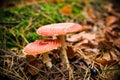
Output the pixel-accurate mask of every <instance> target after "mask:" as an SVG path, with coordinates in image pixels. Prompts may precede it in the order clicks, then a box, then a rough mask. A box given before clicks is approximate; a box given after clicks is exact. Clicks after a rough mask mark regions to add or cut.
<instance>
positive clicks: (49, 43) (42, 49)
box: [23, 39, 61, 68]
mask: <svg viewBox="0 0 120 80" xmlns="http://www.w3.org/2000/svg"><path fill="white" fill-rule="evenodd" d="M60 46H61V42H60V41H59V40H52V39H46V40H36V41H35V42H32V43H29V44H28V45H27V46H26V47H25V48H24V49H23V53H24V54H27V55H37V54H42V55H43V63H46V65H47V66H48V67H50V68H51V67H52V63H51V59H50V58H49V55H48V52H49V51H51V50H53V49H57V48H58V47H60Z"/></svg>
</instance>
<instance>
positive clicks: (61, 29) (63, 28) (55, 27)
mask: <svg viewBox="0 0 120 80" xmlns="http://www.w3.org/2000/svg"><path fill="white" fill-rule="evenodd" d="M81 30H82V26H81V25H79V24H77V23H56V24H50V25H45V26H42V27H40V28H39V29H38V30H37V34H39V35H43V36H53V35H56V36H57V35H65V34H67V33H72V32H77V31H81Z"/></svg>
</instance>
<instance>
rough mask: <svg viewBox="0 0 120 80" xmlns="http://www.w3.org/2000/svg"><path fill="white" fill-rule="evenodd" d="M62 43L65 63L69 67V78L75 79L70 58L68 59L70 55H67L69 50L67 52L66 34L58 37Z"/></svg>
mask: <svg viewBox="0 0 120 80" xmlns="http://www.w3.org/2000/svg"><path fill="white" fill-rule="evenodd" d="M58 38H59V39H60V41H61V43H62V47H61V48H62V49H61V53H62V54H63V58H64V59H63V60H64V61H65V64H66V66H67V69H68V70H69V80H73V70H72V68H71V67H70V63H69V60H68V57H67V52H66V48H67V46H66V42H65V36H64V35H60V36H59V37H58Z"/></svg>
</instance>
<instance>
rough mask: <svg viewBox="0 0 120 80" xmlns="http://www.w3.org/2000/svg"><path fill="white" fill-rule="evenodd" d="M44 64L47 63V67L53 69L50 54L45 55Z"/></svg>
mask: <svg viewBox="0 0 120 80" xmlns="http://www.w3.org/2000/svg"><path fill="white" fill-rule="evenodd" d="M43 63H45V64H46V65H47V67H49V68H51V67H52V63H51V59H50V57H49V55H48V53H44V54H43Z"/></svg>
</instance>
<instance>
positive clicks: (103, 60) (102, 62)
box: [95, 58, 116, 66]
mask: <svg viewBox="0 0 120 80" xmlns="http://www.w3.org/2000/svg"><path fill="white" fill-rule="evenodd" d="M95 61H96V62H97V63H100V64H101V65H103V66H106V65H108V66H109V65H112V64H113V63H115V62H116V60H106V59H104V58H98V59H96V60H95Z"/></svg>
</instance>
